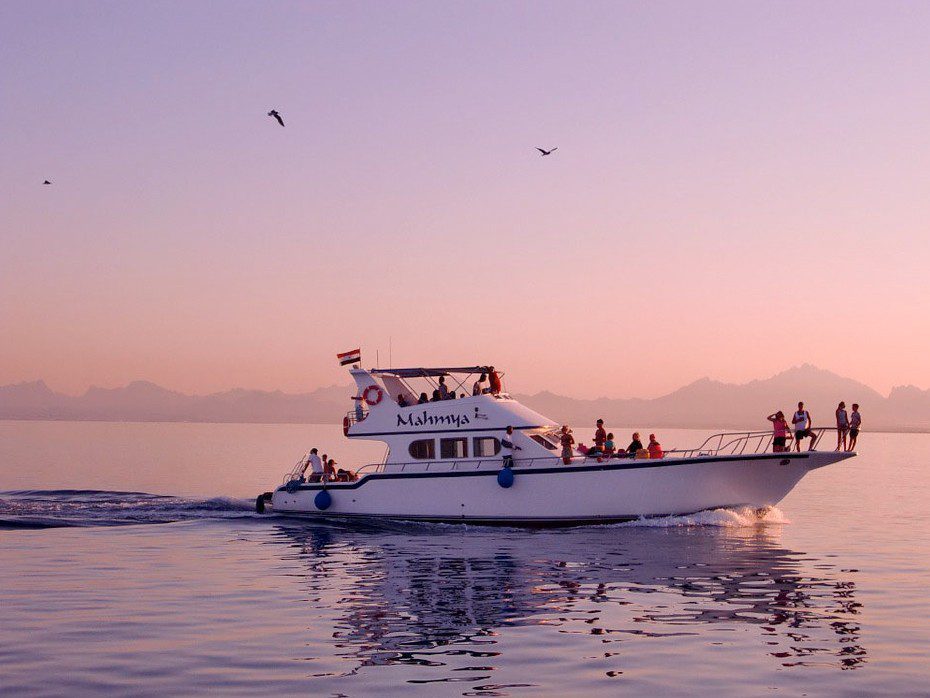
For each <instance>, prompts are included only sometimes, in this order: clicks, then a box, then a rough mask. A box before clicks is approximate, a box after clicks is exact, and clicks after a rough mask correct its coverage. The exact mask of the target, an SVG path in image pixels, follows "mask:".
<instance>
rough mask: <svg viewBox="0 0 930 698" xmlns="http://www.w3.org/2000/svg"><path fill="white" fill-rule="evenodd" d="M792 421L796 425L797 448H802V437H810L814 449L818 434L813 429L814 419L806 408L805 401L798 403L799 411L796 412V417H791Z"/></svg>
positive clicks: (795, 439) (795, 440)
mask: <svg viewBox="0 0 930 698" xmlns="http://www.w3.org/2000/svg"><path fill="white" fill-rule="evenodd" d="M791 423H792V424H793V425H794V446H795V450H796V451H800V450H801V439H806V438H808V437H810V440H811V446H810V448H811V450H812V451H813V450H814V443H815V442H816V441H817V435H816V434H814V432H813V431H812V428H813V426H814V420H812V419H811V413H810V412H808V411H807V410H805V409H804V403H803V402H799V403H798V411H797V412H795V413H794V417H792V418H791Z"/></svg>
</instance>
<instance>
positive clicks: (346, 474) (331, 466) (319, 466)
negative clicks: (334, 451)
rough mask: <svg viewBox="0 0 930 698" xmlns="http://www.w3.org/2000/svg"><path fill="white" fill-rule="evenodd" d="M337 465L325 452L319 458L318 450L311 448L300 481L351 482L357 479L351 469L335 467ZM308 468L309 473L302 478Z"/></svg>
mask: <svg viewBox="0 0 930 698" xmlns="http://www.w3.org/2000/svg"><path fill="white" fill-rule="evenodd" d="M337 465H338V463H336V461H335V460H333V459H332V458H329V457H328V456H327V455H326V454H325V453H324V454H323V457H322V458H321V457H320V455H319V451H318V450H317V449H315V448H311V449H310V456H309V457H308V458H307V462H306V464H305V465H304V469H303V471H302V472H301V474H300V480H301V481H302V482H352V481H354V480H356V479H357V476H356V474H355V473H353V472H352V471H351V470H343V469H342V468H338V469H337V468H336V466H337ZM308 469H309V470H310V474H309V475H308V476H307V477H306V479H304V473H306V471H307V470H308Z"/></svg>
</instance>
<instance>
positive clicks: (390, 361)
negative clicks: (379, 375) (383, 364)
mask: <svg viewBox="0 0 930 698" xmlns="http://www.w3.org/2000/svg"><path fill="white" fill-rule="evenodd" d="M388 368H394V338H393V337H391V335H388Z"/></svg>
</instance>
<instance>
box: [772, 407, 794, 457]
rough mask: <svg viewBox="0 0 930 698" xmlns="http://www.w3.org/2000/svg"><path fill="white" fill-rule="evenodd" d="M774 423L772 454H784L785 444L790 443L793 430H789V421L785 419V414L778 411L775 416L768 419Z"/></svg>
mask: <svg viewBox="0 0 930 698" xmlns="http://www.w3.org/2000/svg"><path fill="white" fill-rule="evenodd" d="M766 419H767V420H769V421H770V422H771V423H772V429H773V430H774V435H773V436H772V452H773V453H782V452H783V451H784V450H785V443H787V441H788V434H790V433H791V430H790V429H789V428H788V420H787V419H785V413H784V412H782V411H781V410H778V412H776V413H775V414H770V415H769V416H768V417H766Z"/></svg>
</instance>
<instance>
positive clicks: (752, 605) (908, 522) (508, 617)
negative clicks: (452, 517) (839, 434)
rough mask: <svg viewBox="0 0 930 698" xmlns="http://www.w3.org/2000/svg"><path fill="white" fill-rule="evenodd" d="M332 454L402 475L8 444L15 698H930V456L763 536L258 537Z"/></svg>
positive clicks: (185, 428)
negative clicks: (276, 501) (283, 485)
mask: <svg viewBox="0 0 930 698" xmlns="http://www.w3.org/2000/svg"><path fill="white" fill-rule="evenodd" d="M615 431H622V432H623V433H626V430H615ZM661 436H662V441H663V443H664V444H665V445H666V446H669V447H674V446H685V445H690V444H693V443H695V442H699V441H700V440H702V438H703V433H699V432H689V431H673V430H665V431H664V433H663V434H661ZM311 445H316V446H320V447H323V448H326V447H327V446H330V445H337V447H336V448H329V449H328V450H329V451H330V452H331V453H333V454H334V455H335V456H336V458H337V459H338V460H341V461H342V463H344V464H351V463H354V462H358V460H365V461H368V460H377V459H378V458H379V456H380V455H381V450H380V448H379V447H377V446H374V447H372V446H370V445H367V446H366V445H352V446H351V447H350V446H349V445H348V444H346V442H345V441H344V440H343V439H342V438H341V431H340V429H339V427H331V426H290V425H288V426H266V425H188V424H109V423H42V422H0V490H2V491H3V492H2V493H0V694H3V695H82V694H85V695H86V694H95V695H96V694H101V693H106V694H114V695H134V696H136V695H188V694H196V693H205V692H211V693H213V694H215V695H235V694H246V695H255V694H259V693H269V694H283V695H294V694H308V695H324V696H325V695H331V696H362V695H370V694H373V693H376V692H378V693H383V694H387V695H399V694H404V695H423V696H436V695H466V696H501V695H511V696H537V695H578V694H584V693H587V694H599V695H614V694H617V693H620V692H627V691H628V692H630V693H633V692H635V693H645V692H649V693H652V694H657V695H708V694H712V695H715V696H721V695H724V696H729V695H732V696H745V695H760V694H776V695H811V696H813V695H930V688H928V686H930V649H928V648H930V601H928V589H930V526H928V524H930V512H928V501H930V475H928V466H930V436H927V435H895V434H868V433H866V434H863V437H862V441H861V444H860V445H861V449H860V452H861V456H860V457H859V458H857V459H854V460H852V461H848V462H846V463H842V464H839V465H837V466H833V467H829V468H824V469H822V470H818V471H815V472H814V473H812V474H811V475H809V476H808V477H807V478H805V479H804V480H803V481H802V482H801V484H800V485H799V487H798V488H797V489H796V490H795V491H794V492H793V493H792V494H791V495H790V496H789V497H788V498H787V499H786V500H785V501H784V502H783V503H782V504H781V505H780V506H779V508H778V509H776V510H774V511H772V512H770V513H769V514H768V515H767V516H766V517H765V519H764V520H759V519H758V518H757V517H756V516H755V515H754V514H752V513H751V512H740V511H716V512H706V513H703V514H700V515H696V516H692V517H678V518H672V519H661V520H657V521H645V522H635V523H633V524H623V525H612V526H602V527H587V528H578V529H567V530H555V531H525V530H517V529H484V528H480V527H479V528H476V527H464V526H451V525H406V524H391V525H371V526H366V525H354V526H343V525H340V526H335V525H311V524H302V523H298V522H294V521H290V520H285V519H280V518H274V517H258V516H256V515H254V514H252V513H251V506H252V505H251V501H252V500H253V499H254V496H255V495H256V494H257V493H258V492H260V491H263V490H266V489H269V488H270V486H271V485H273V484H274V483H277V482H279V481H280V478H281V476H282V475H283V473H284V472H285V471H286V470H288V469H289V468H290V466H291V465H292V463H293V462H294V461H295V460H296V459H297V458H298V457H299V455H300V454H301V453H302V452H303V451H304V450H306V449H307V448H309V447H310V446H311ZM142 493H145V494H142ZM120 524H131V525H120Z"/></svg>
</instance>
